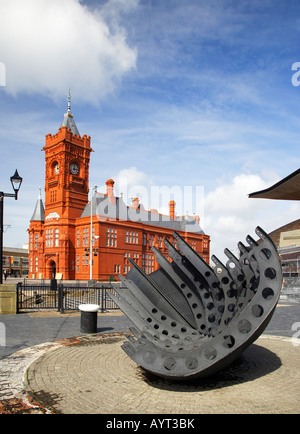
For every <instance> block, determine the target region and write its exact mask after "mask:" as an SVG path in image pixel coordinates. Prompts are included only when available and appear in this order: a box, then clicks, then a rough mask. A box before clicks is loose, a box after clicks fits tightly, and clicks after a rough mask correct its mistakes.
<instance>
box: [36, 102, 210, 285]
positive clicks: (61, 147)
mask: <svg viewBox="0 0 300 434" xmlns="http://www.w3.org/2000/svg"><path fill="white" fill-rule="evenodd" d="M69 121H70V122H71V123H70V124H69V123H68V122H69ZM64 125H65V126H64ZM70 125H71V127H70ZM90 142H91V138H90V137H88V136H87V135H84V136H82V137H81V136H80V135H79V134H78V130H77V127H76V126H75V124H74V121H73V116H72V114H71V112H70V108H68V113H66V114H65V119H64V123H63V126H61V128H59V131H58V133H57V134H55V135H51V134H48V135H47V136H46V140H45V146H44V148H43V149H42V150H43V151H44V152H45V209H44V215H42V214H43V213H42V212H41V211H40V212H39V213H38V212H37V211H35V212H34V215H33V216H32V219H31V221H30V227H29V229H28V232H29V278H44V279H50V278H52V277H53V276H54V275H56V276H58V273H59V275H60V276H62V278H63V279H66V280H70V279H83V280H87V279H90V278H91V277H92V278H93V279H97V280H102V281H103V280H107V279H111V278H114V279H116V278H117V276H118V274H120V273H121V274H126V273H127V272H128V271H129V266H130V263H129V261H128V259H129V258H131V259H133V260H134V261H135V262H137V264H138V265H139V266H140V267H141V268H142V269H143V270H144V271H145V272H146V273H150V272H152V271H155V270H156V269H157V268H158V264H157V263H156V261H155V257H154V253H153V252H152V250H151V248H152V247H153V246H156V247H157V248H158V249H159V250H161V251H162V252H163V253H165V254H166V249H165V247H164V244H163V238H165V237H167V238H168V239H169V240H171V241H173V237H172V234H173V232H174V230H176V231H177V232H178V233H179V234H180V235H181V236H183V237H184V238H185V239H186V241H187V242H188V243H189V244H190V245H191V246H192V247H193V248H194V249H195V250H196V251H197V252H198V253H199V254H200V255H201V256H202V257H203V258H204V260H206V261H207V262H208V261H209V243H210V237H209V236H208V235H206V234H204V233H203V231H202V230H201V228H200V226H199V218H198V217H197V216H196V217H195V218H191V217H189V218H187V217H185V216H182V217H176V213H175V206H176V204H175V202H174V201H170V203H169V209H170V213H169V216H163V215H161V214H159V213H157V211H155V210H151V212H150V211H149V212H148V211H146V210H144V208H143V207H142V205H141V204H140V203H139V200H138V199H137V198H134V199H133V202H132V205H131V206H127V205H125V203H124V202H123V199H122V198H119V197H116V196H115V194H114V181H113V180H112V179H109V180H108V181H107V182H106V188H107V190H106V192H105V193H98V192H97V193H94V195H93V198H92V203H91V202H88V194H89V163H90V154H91V152H92V151H93V150H92V148H91V145H90ZM39 200H40V203H39V204H37V205H36V210H37V209H39V207H42V206H43V204H42V203H41V198H40V199H39ZM38 205H39V206H38ZM107 209H108V212H107ZM91 214H92V218H91ZM91 232H92V233H91ZM91 248H92V250H93V253H92V258H93V265H92V273H91V266H90V249H91Z"/></svg>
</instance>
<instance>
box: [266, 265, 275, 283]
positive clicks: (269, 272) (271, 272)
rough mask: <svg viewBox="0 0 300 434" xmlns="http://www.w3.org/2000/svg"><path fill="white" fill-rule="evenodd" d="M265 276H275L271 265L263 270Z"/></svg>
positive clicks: (273, 277)
mask: <svg viewBox="0 0 300 434" xmlns="http://www.w3.org/2000/svg"><path fill="white" fill-rule="evenodd" d="M265 276H266V277H267V278H268V279H272V280H273V279H275V277H276V270H274V268H272V267H269V268H267V269H266V270H265Z"/></svg>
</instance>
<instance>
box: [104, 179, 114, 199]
mask: <svg viewBox="0 0 300 434" xmlns="http://www.w3.org/2000/svg"><path fill="white" fill-rule="evenodd" d="M114 183H115V181H114V180H113V179H108V180H107V181H106V194H107V196H108V198H109V199H110V201H111V202H112V203H114V201H115V196H114Z"/></svg>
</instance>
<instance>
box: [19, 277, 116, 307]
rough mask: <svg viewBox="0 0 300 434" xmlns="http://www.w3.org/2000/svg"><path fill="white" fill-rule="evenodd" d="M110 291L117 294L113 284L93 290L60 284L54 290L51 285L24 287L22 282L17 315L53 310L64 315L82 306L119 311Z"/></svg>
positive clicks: (92, 288) (93, 288)
mask: <svg viewBox="0 0 300 434" xmlns="http://www.w3.org/2000/svg"><path fill="white" fill-rule="evenodd" d="M108 291H111V292H112V293H114V292H115V291H114V288H113V286H112V285H111V284H107V285H105V284H104V285H101V286H99V287H91V288H89V287H86V286H85V287H79V286H64V285H61V284H58V285H57V288H56V289H53V286H52V287H51V286H50V285H26V284H25V285H24V284H23V283H22V282H20V283H18V284H17V313H21V312H26V311H35V310H51V309H57V311H58V312H61V313H64V312H65V311H69V310H78V306H79V305H80V304H98V305H99V306H100V309H101V312H105V311H108V310H115V309H119V307H118V306H117V305H116V304H115V303H114V302H113V300H112V299H111V298H110V297H109V294H108Z"/></svg>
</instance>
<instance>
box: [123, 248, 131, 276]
mask: <svg viewBox="0 0 300 434" xmlns="http://www.w3.org/2000/svg"><path fill="white" fill-rule="evenodd" d="M129 258H130V253H126V252H125V253H124V273H128V272H129V271H130V262H129V261H128V259H129Z"/></svg>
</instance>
